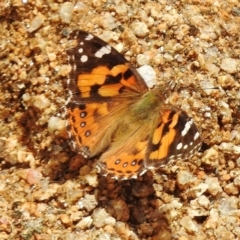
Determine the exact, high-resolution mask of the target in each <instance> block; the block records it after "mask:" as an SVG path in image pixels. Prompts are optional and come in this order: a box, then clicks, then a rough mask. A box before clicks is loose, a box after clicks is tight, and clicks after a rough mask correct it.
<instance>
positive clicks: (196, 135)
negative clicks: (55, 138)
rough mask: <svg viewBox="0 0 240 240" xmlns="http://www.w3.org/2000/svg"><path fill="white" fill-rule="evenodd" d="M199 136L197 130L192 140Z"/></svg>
mask: <svg viewBox="0 0 240 240" xmlns="http://www.w3.org/2000/svg"><path fill="white" fill-rule="evenodd" d="M199 136H200V134H199V132H196V134H195V136H194V138H193V139H194V140H196V139H198V138H199Z"/></svg>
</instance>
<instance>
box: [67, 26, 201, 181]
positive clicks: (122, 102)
mask: <svg viewBox="0 0 240 240" xmlns="http://www.w3.org/2000/svg"><path fill="white" fill-rule="evenodd" d="M70 40H71V41H72V47H71V48H70V49H69V50H68V51H67V53H68V55H69V62H70V65H71V67H72V70H71V72H70V75H69V81H68V84H69V90H70V100H69V103H68V105H67V110H68V122H69V124H68V131H69V134H70V137H71V138H72V139H73V140H72V145H73V148H74V149H75V150H76V151H78V152H80V153H82V154H83V156H84V157H87V158H92V157H95V156H98V155H99V156H100V159H99V161H98V164H97V166H98V168H99V169H100V170H101V172H102V173H103V174H105V175H107V174H109V175H112V176H113V177H115V178H123V179H127V178H132V177H137V176H138V175H139V174H142V173H144V172H145V171H146V170H147V169H150V168H158V167H160V166H161V165H163V164H166V163H167V162H168V161H170V160H172V159H180V158H181V159H186V158H189V157H190V156H192V154H194V152H196V151H197V150H198V149H199V147H200V144H201V139H200V135H199V133H198V130H197V127H196V125H195V124H194V123H193V121H192V119H191V118H189V117H188V116H187V114H186V113H184V112H183V111H181V110H179V109H177V108H174V107H172V106H169V105H166V104H165V98H164V96H163V95H162V93H161V92H160V90H159V89H157V88H155V89H152V90H148V88H147V86H146V83H145V82H144V80H143V79H142V78H141V76H140V75H139V74H138V73H137V71H136V70H135V69H134V68H133V67H132V66H131V65H130V64H129V63H128V62H127V60H126V59H125V58H124V57H123V56H122V55H121V54H120V53H118V52H117V51H116V50H115V49H113V48H112V47H110V46H109V45H107V44H106V43H105V42H104V41H102V40H101V39H99V38H97V37H95V36H93V35H91V34H89V33H86V32H84V31H81V30H76V31H73V32H72V33H71V34H70Z"/></svg>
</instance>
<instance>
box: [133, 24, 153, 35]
mask: <svg viewBox="0 0 240 240" xmlns="http://www.w3.org/2000/svg"><path fill="white" fill-rule="evenodd" d="M132 30H133V32H134V33H135V34H136V35H137V36H138V37H145V36H146V35H147V34H148V33H149V29H148V27H147V24H145V23H144V22H134V23H132Z"/></svg>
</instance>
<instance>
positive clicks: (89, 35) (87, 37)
mask: <svg viewBox="0 0 240 240" xmlns="http://www.w3.org/2000/svg"><path fill="white" fill-rule="evenodd" d="M91 39H93V35H92V34H88V35H87V36H86V38H85V40H87V41H90V40H91Z"/></svg>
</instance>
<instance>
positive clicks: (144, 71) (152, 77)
mask: <svg viewBox="0 0 240 240" xmlns="http://www.w3.org/2000/svg"><path fill="white" fill-rule="evenodd" d="M137 71H138V72H139V74H140V75H141V76H142V77H143V79H144V81H145V82H146V84H147V86H148V87H149V88H152V87H153V86H154V85H155V84H156V82H157V80H156V72H155V70H154V69H153V68H152V67H151V66H149V65H143V66H141V67H140V68H138V69H137Z"/></svg>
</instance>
